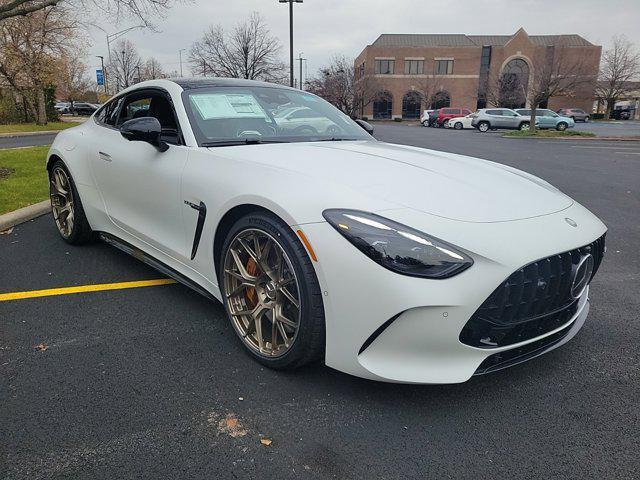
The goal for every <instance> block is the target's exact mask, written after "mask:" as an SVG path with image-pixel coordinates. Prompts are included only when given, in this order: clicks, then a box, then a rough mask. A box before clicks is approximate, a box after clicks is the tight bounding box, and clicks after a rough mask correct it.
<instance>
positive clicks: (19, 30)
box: [0, 7, 77, 125]
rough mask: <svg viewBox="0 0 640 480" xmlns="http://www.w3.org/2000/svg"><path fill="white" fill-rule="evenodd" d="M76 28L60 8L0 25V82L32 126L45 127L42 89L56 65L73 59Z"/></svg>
mask: <svg viewBox="0 0 640 480" xmlns="http://www.w3.org/2000/svg"><path fill="white" fill-rule="evenodd" d="M76 39H77V24H76V23H75V22H74V21H73V20H72V19H71V16H70V15H68V12H66V11H65V9H64V8H61V7H57V8H47V9H44V10H38V11H36V12H34V13H31V14H29V15H26V16H25V17H24V18H20V19H18V18H11V19H8V20H5V21H3V22H0V79H2V80H4V82H6V83H7V84H8V85H9V86H10V87H11V88H12V89H13V90H14V92H16V93H17V94H19V95H20V96H21V97H22V99H23V101H24V103H25V105H26V107H27V109H28V110H29V111H30V112H31V115H32V116H33V117H34V118H35V120H36V123H38V124H40V125H43V124H46V123H47V115H46V105H45V94H44V89H45V86H46V85H47V84H50V83H52V82H53V80H54V79H55V77H56V73H57V72H56V65H57V64H58V62H59V61H60V60H61V59H62V58H64V57H67V56H72V55H73V53H72V52H73V49H74V47H75V42H76Z"/></svg>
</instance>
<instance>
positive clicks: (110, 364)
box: [0, 125, 640, 479]
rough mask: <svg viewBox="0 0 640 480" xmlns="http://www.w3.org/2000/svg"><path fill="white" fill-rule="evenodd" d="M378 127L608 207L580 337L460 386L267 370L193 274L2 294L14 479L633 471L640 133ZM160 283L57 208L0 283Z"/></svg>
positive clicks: (639, 466)
mask: <svg viewBox="0 0 640 480" xmlns="http://www.w3.org/2000/svg"><path fill="white" fill-rule="evenodd" d="M376 136H377V137H378V138H380V139H383V140H386V141H391V142H394V143H403V144H411V145H416V146H422V147H427V148H433V149H436V150H443V151H450V152H454V153H460V154H465V155H473V156H478V157H481V158H485V159H489V160H494V161H497V162H500V163H505V164H508V165H512V166H515V167H518V168H521V169H523V170H526V171H528V172H531V173H533V174H535V175H539V176H541V177H542V178H544V179H546V180H548V181H550V182H551V183H553V184H554V185H556V186H558V187H559V188H561V189H562V190H564V191H565V192H567V193H568V194H570V195H571V196H573V197H574V198H575V199H576V200H577V201H579V202H580V203H582V204H584V205H585V206H587V207H588V208H589V209H591V210H592V211H593V212H594V213H596V214H597V215H598V216H600V218H602V219H603V221H604V222H605V223H606V224H607V225H608V227H609V233H608V236H607V243H608V252H607V255H606V256H605V260H604V262H603V265H602V267H601V269H600V271H599V272H598V275H597V276H596V278H595V279H594V282H593V283H592V288H591V301H592V304H591V313H590V316H589V318H588V320H587V323H586V325H585V327H584V328H583V329H582V331H581V332H580V333H579V334H578V335H577V336H576V337H575V338H574V339H573V340H572V341H571V342H569V343H568V344H566V345H565V346H563V347H562V348H560V349H558V350H555V351H554V352H551V353H549V354H547V355H545V356H543V357H540V358H537V359H534V360H532V361H530V362H527V363H525V364H522V365H519V366H516V367H513V368H510V369H507V370H504V371H500V372H497V373H493V374H490V375H485V376H480V377H474V378H472V379H471V380H470V381H469V382H467V383H464V384H460V385H448V386H408V385H393V384H383V383H376V382H372V381H367V380H362V379H357V378H354V377H350V376H348V375H345V374H341V373H338V372H336V371H334V370H331V369H329V368H327V367H324V366H322V365H314V366H311V367H308V368H304V369H302V370H299V371H296V372H291V373H283V372H274V371H270V370H268V369H264V368H262V367H261V366H260V365H258V364H257V363H255V362H254V361H252V360H251V359H250V358H249V357H248V355H246V354H245V353H244V352H243V350H242V347H241V346H240V344H239V341H238V340H237V339H236V338H235V336H234V333H233V330H232V328H231V326H230V325H229V323H228V321H227V320H226V318H225V316H224V312H223V309H222V307H221V305H220V304H218V303H215V302H211V301H209V300H207V299H205V298H204V297H202V296H200V295H198V294H196V293H194V292H192V291H191V290H189V289H187V288H186V287H183V286H181V285H179V284H175V285H164V286H157V287H149V288H137V289H127V290H117V291H101V292H94V293H81V294H75V295H62V296H50V297H42V298H32V299H27V300H14V301H7V302H0V406H1V407H0V478H2V479H22V478H24V479H27V478H28V479H39V478H56V479H62V478H65V479H76V478H77V479H85V478H91V479H94V478H95V479H101V478H104V479H114V478H203V479H204V478H206V479H227V478H243V479H245V478H249V479H253V478H261V479H270V478H278V479H287V478H305V479H306V478H312V479H326V478H336V479H373V478H375V479H396V478H403V479H404V478H429V479H444V478H453V479H460V478H477V479H485V478H486V479H496V478H502V479H534V478H535V479H537V478H545V479H551V478H562V479H637V478H638V472H639V471H640V460H639V455H638V454H639V452H640V436H639V435H638V432H640V407H639V403H638V398H640V349H639V348H638V339H639V338H640V313H639V312H640V298H639V296H638V292H640V274H639V272H640V258H639V256H638V254H637V250H638V248H639V247H640V228H639V227H638V219H639V218H640V215H639V214H640V143H634V142H600V141H596V142H578V141H575V142H574V141H549V142H546V141H540V140H522V139H506V138H501V137H500V135H499V134H493V133H489V134H480V133H478V132H475V131H462V132H458V131H451V130H436V129H425V128H419V127H407V126H404V125H399V126H396V125H376ZM161 277H162V276H161V275H160V274H158V273H157V272H155V271H154V270H152V269H150V268H148V267H146V266H145V265H143V264H142V263H140V262H139V261H137V260H136V259H134V258H131V257H128V256H126V255H124V254H123V253H121V252H119V251H117V250H115V249H113V248H111V247H109V246H107V245H105V244H102V243H95V244H92V245H88V246H84V247H71V246H68V245H67V244H65V243H64V242H63V241H62V240H61V239H60V238H59V237H58V235H57V232H56V230H55V227H54V225H53V221H52V219H51V218H50V217H49V216H45V217H41V218H39V219H36V220H34V221H31V222H28V223H26V224H23V225H21V226H18V227H16V228H15V229H14V230H13V232H11V233H10V234H6V235H0V293H6V292H19V291H26V290H36V289H48V288H58V287H68V286H74V285H87V284H96V283H108V282H126V281H133V280H146V279H156V278H161ZM40 344H43V345H42V346H41V347H40V349H38V348H36V347H37V346H38V345H40ZM261 439H263V440H265V443H269V442H268V441H266V440H270V441H271V442H272V443H271V444H270V445H264V444H263V443H261V442H260V440H261Z"/></svg>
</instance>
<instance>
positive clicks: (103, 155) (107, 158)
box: [98, 152, 112, 162]
mask: <svg viewBox="0 0 640 480" xmlns="http://www.w3.org/2000/svg"><path fill="white" fill-rule="evenodd" d="M98 155H100V158H101V159H102V160H104V161H105V162H110V161H111V160H112V159H111V155H109V154H108V153H104V152H98Z"/></svg>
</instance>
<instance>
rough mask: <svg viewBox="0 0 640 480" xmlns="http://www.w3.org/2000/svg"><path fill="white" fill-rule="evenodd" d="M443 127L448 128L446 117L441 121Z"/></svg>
mask: <svg viewBox="0 0 640 480" xmlns="http://www.w3.org/2000/svg"><path fill="white" fill-rule="evenodd" d="M442 127H443V128H449V119H448V118H447V119H446V120H445V121H444V122H442Z"/></svg>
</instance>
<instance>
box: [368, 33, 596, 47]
mask: <svg viewBox="0 0 640 480" xmlns="http://www.w3.org/2000/svg"><path fill="white" fill-rule="evenodd" d="M514 36H515V34H514V35H465V34H461V33H453V34H447V33H419V34H404V33H400V34H397V33H383V34H382V35H380V36H379V37H378V39H377V40H376V41H375V42H373V45H374V46H376V47H481V46H483V45H491V46H503V45H506V43H507V42H508V41H509V40H511V39H512V38H513V37H514ZM529 39H530V40H531V42H532V43H534V44H535V45H539V46H549V45H557V46H563V47H588V46H593V44H592V43H591V42H589V41H588V40H586V39H585V38H583V37H581V36H580V35H576V34H570V35H529Z"/></svg>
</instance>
